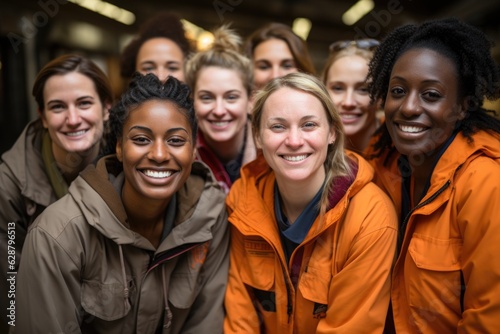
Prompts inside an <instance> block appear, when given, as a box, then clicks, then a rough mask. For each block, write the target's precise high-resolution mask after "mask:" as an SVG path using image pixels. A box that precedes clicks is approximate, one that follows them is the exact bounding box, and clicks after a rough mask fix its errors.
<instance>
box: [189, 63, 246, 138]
mask: <svg viewBox="0 0 500 334" xmlns="http://www.w3.org/2000/svg"><path fill="white" fill-rule="evenodd" d="M249 108H250V105H249V99H248V94H247V91H246V89H245V86H244V85H243V81H242V79H241V76H240V75H239V74H238V72H237V71H235V70H232V69H226V68H222V67H215V66H209V67H205V68H203V69H202V70H200V72H199V75H198V79H197V80H196V84H195V88H194V109H195V110H196V117H197V119H198V126H199V128H200V130H201V131H202V132H203V134H204V136H205V139H206V140H207V142H208V143H209V144H210V145H211V146H213V145H217V143H221V142H225V143H227V142H230V141H234V140H237V138H238V139H242V138H243V137H242V134H243V132H244V131H243V129H244V127H245V125H246V123H247V119H248V112H249Z"/></svg>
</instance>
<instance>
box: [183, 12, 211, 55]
mask: <svg viewBox="0 0 500 334" xmlns="http://www.w3.org/2000/svg"><path fill="white" fill-rule="evenodd" d="M181 22H182V25H183V26H184V30H186V37H187V38H188V39H190V40H192V41H195V42H196V48H197V50H198V51H203V50H206V49H208V48H209V47H210V46H211V45H212V43H213V42H214V34H212V33H211V32H210V31H207V30H205V29H203V28H201V27H199V26H197V25H196V24H194V23H191V22H189V21H188V20H184V19H181Z"/></svg>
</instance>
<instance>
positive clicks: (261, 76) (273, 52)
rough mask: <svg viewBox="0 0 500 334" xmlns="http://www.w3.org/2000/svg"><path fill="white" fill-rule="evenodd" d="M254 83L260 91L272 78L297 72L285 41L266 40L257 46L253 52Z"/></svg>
mask: <svg viewBox="0 0 500 334" xmlns="http://www.w3.org/2000/svg"><path fill="white" fill-rule="evenodd" d="M253 64H254V83H255V88H256V89H261V88H262V87H264V86H265V85H266V84H267V83H268V82H269V81H271V80H272V79H274V78H281V77H284V76H285V75H287V74H288V73H294V72H297V71H298V69H297V65H296V64H295V61H294V59H293V55H292V52H291V51H290V48H289V47H288V45H287V44H286V42H285V41H282V40H281V39H277V38H271V39H268V40H266V41H264V42H262V43H260V44H259V45H257V46H256V47H255V49H254V51H253Z"/></svg>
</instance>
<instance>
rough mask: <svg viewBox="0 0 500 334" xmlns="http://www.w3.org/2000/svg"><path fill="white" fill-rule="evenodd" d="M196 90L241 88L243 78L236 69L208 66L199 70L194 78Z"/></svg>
mask: <svg viewBox="0 0 500 334" xmlns="http://www.w3.org/2000/svg"><path fill="white" fill-rule="evenodd" d="M196 89H197V90H204V89H210V90H217V91H228V90H235V89H238V90H242V89H243V80H242V78H241V74H240V73H239V71H238V70H236V69H230V68H223V67H219V66H208V67H204V68H202V69H201V70H200V73H199V75H198V79H197V80H196Z"/></svg>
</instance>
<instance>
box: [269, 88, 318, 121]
mask: <svg viewBox="0 0 500 334" xmlns="http://www.w3.org/2000/svg"><path fill="white" fill-rule="evenodd" d="M305 116H313V117H318V118H326V111H325V108H324V107H323V104H322V103H321V101H320V100H319V99H318V98H317V97H315V96H314V95H312V94H310V93H306V92H304V91H301V90H298V89H293V88H290V87H282V88H279V89H278V90H276V91H275V92H273V93H272V94H271V95H269V97H268V98H267V100H266V101H265V103H264V106H263V115H262V117H263V118H272V117H280V118H285V119H288V118H295V117H299V118H302V117H305Z"/></svg>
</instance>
